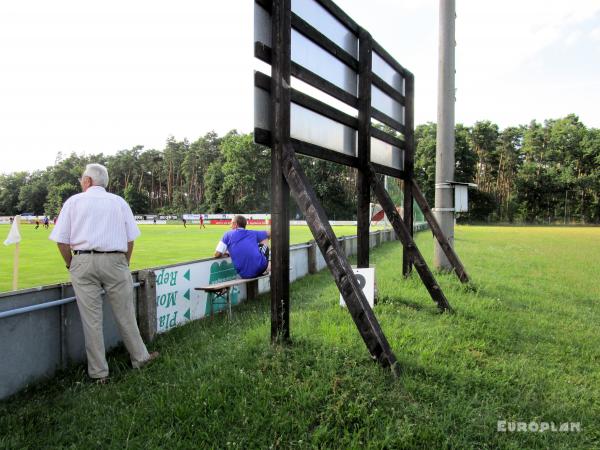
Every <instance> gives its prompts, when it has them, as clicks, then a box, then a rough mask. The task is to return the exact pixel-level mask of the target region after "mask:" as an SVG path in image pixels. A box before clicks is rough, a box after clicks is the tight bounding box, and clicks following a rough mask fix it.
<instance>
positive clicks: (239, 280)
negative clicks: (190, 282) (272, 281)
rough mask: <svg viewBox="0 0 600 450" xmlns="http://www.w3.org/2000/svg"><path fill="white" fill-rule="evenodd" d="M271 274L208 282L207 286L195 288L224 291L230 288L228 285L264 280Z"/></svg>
mask: <svg viewBox="0 0 600 450" xmlns="http://www.w3.org/2000/svg"><path fill="white" fill-rule="evenodd" d="M270 276H271V275H270V274H268V275H261V276H260V277H254V278H236V279H235V280H229V281H223V282H222V283H215V284H207V285H205V286H199V287H197V288H194V289H195V290H197V291H206V292H216V291H222V290H223V289H225V288H228V287H232V286H239V285H240V284H246V283H251V282H253V281H257V280H262V279H263V278H268V277H270Z"/></svg>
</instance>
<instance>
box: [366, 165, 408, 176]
mask: <svg viewBox="0 0 600 450" xmlns="http://www.w3.org/2000/svg"><path fill="white" fill-rule="evenodd" d="M371 167H373V169H374V170H375V172H377V173H381V174H383V175H388V176H390V177H395V178H400V179H401V180H403V179H404V171H403V170H398V169H395V168H393V167H388V166H383V165H381V164H377V163H374V162H372V163H371Z"/></svg>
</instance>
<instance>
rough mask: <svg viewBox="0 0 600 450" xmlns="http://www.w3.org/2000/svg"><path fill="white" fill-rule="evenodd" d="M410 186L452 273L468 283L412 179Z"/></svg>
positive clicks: (458, 259) (452, 250)
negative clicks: (450, 265) (451, 268)
mask: <svg viewBox="0 0 600 450" xmlns="http://www.w3.org/2000/svg"><path fill="white" fill-rule="evenodd" d="M411 184H412V190H413V195H414V198H415V200H416V201H417V204H418V205H419V207H420V208H421V211H423V214H424V215H425V220H427V223H428V224H429V227H430V228H431V231H432V232H433V235H434V236H435V238H436V239H437V241H438V242H439V244H440V247H441V248H442V250H443V251H444V253H445V254H446V257H447V258H448V261H450V264H452V267H453V268H454V271H455V272H456V276H458V279H459V280H460V281H461V282H463V283H468V282H469V274H468V273H467V271H466V270H465V267H464V266H463V264H462V262H461V261H460V258H459V257H458V255H457V254H456V252H455V251H454V248H452V245H450V242H449V241H448V238H447V237H446V236H445V235H444V232H443V231H442V229H441V228H440V225H439V224H438V221H437V220H436V218H435V216H434V215H433V212H432V211H431V208H430V207H429V204H428V203H427V200H426V199H425V196H424V195H423V193H422V192H421V189H419V186H418V185H417V182H416V181H415V180H414V179H413V181H412V183H411Z"/></svg>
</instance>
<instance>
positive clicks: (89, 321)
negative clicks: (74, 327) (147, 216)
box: [69, 253, 149, 378]
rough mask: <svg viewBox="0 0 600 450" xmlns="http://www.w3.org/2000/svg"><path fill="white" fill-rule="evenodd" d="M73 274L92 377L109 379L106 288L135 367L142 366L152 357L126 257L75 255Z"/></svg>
mask: <svg viewBox="0 0 600 450" xmlns="http://www.w3.org/2000/svg"><path fill="white" fill-rule="evenodd" d="M69 272H70V273H71V282H72V283H73V289H74V290H75V296H76V297H77V307H78V308H79V315H80V316H81V323H82V325H83V334H84V337H85V350H86V353H87V361H88V374H89V376H90V377H91V378H103V377H107V376H108V363H107V362H106V352H105V348H104V333H103V330H102V304H103V299H102V289H104V290H105V291H106V299H107V300H108V302H109V303H110V307H111V308H112V311H113V315H114V317H115V321H116V322H117V327H118V328H119V332H120V333H121V337H122V338H123V342H124V343H125V347H126V348H127V351H128V352H129V356H130V357H131V364H132V365H133V367H134V368H137V367H139V365H140V363H142V362H143V361H145V360H147V359H148V357H149V355H148V350H147V349H146V346H145V345H144V342H143V341H142V337H141V336H140V330H139V329H138V326H137V322H136V319H135V310H134V303H133V280H132V278H131V272H130V271H129V266H128V265H127V258H126V257H125V255H124V254H122V253H94V254H81V255H74V256H73V260H72V261H71V268H70V269H69Z"/></svg>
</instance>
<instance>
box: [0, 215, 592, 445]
mask: <svg viewBox="0 0 600 450" xmlns="http://www.w3.org/2000/svg"><path fill="white" fill-rule="evenodd" d="M418 243H419V245H420V247H421V250H422V251H423V253H424V254H425V256H426V258H428V259H430V258H431V253H432V250H431V248H432V245H431V237H430V234H429V233H421V234H420V235H419V237H418ZM456 247H457V250H458V252H459V254H460V256H461V257H462V259H463V262H464V263H465V266H466V267H467V269H468V271H469V273H470V275H471V276H472V278H473V280H474V287H473V288H471V289H468V288H465V287H463V286H461V285H460V283H459V282H458V281H457V279H456V278H455V277H454V276H452V275H443V276H439V277H438V278H439V281H440V283H441V285H442V287H443V289H444V292H445V294H446V296H447V297H448V299H449V301H450V303H451V304H452V306H453V307H454V309H455V310H456V313H455V314H454V315H447V314H439V313H438V311H437V308H436V305H435V304H434V303H433V301H432V300H431V299H430V298H429V296H428V294H427V291H426V290H425V288H424V287H423V286H422V285H421V283H420V281H419V279H418V276H416V274H415V275H414V276H413V277H412V278H411V279H409V280H403V279H402V277H401V274H400V271H401V263H400V261H401V251H400V246H399V244H398V243H397V242H391V243H386V244H385V245H383V246H382V247H381V248H379V249H377V250H375V251H373V253H372V264H374V265H375V266H376V270H377V284H378V289H379V298H380V301H379V304H378V305H377V306H376V307H375V313H376V315H377V317H378V318H379V320H380V322H381V325H382V328H383V330H384V332H385V333H386V336H387V338H388V340H389V342H390V344H391V346H392V348H393V349H394V351H395V354H396V356H397V358H398V360H399V361H400V364H401V367H402V375H401V377H400V378H399V379H394V378H393V377H392V375H391V374H390V373H389V371H387V370H384V369H381V368H380V367H379V366H378V365H376V364H375V363H373V362H371V360H370V358H369V355H368V352H367V350H366V348H365V346H364V344H363V343H362V340H361V338H360V336H359V335H358V333H357V331H356V329H355V326H354V324H353V322H352V320H351V318H350V316H349V315H348V313H347V312H346V311H345V310H343V309H341V308H340V307H339V306H338V293H337V291H336V288H335V285H334V284H333V282H332V279H331V276H330V275H329V273H328V272H327V271H324V272H321V273H320V274H318V275H314V276H309V277H306V278H304V279H302V280H300V281H298V282H296V283H294V284H293V285H292V293H291V295H292V314H291V330H292V339H293V343H292V344H291V345H290V346H289V347H278V346H272V345H270V343H269V332H270V316H269V314H270V304H269V299H268V298H267V297H261V298H260V299H259V300H258V301H255V302H251V303H247V304H245V305H242V306H241V307H239V308H238V309H236V311H235V312H234V318H233V321H231V322H228V321H227V320H225V318H224V317H218V318H216V319H215V320H212V321H210V320H204V321H198V322H195V323H190V324H188V325H185V326H183V327H180V328H177V329H174V330H173V331H171V332H169V333H167V334H165V335H161V336H160V337H159V338H158V339H157V340H155V341H154V342H153V343H152V344H151V348H153V349H157V350H160V351H161V358H160V359H159V360H158V361H157V362H156V363H155V364H154V365H152V366H151V367H149V368H147V369H144V370H142V371H139V372H134V371H132V370H130V369H128V361H127V356H126V354H125V353H124V352H123V351H117V352H114V353H113V354H112V355H111V357H110V360H109V363H110V366H111V371H112V376H113V380H112V383H111V384H109V385H107V386H96V385H93V384H89V383H88V382H87V381H86V377H85V368H84V367H83V366H78V367H75V368H73V369H71V370H70V371H68V372H65V373H63V374H61V375H60V376H59V377H58V378H56V379H53V380H49V381H48V382H46V383H44V384H42V385H38V386H36V387H34V388H31V389H30V390H29V391H27V392H24V393H22V394H19V395H17V396H15V397H13V398H12V399H9V400H8V401H5V402H0V448H11V449H12V448H15V449H17V448H18V449H20V448H47V447H52V448H67V447H69V448H86V449H87V448H148V449H149V448H271V447H273V448H309V447H313V448H314V447H318V448H344V449H346V448H428V449H438V448H461V449H462V448H514V449H520V448H544V449H545V448H598V444H599V442H600V370H599V362H600V335H599V333H598V323H599V319H600V305H599V299H600V285H599V283H598V278H599V272H600V269H599V267H600V229H598V228H526V227H524V228H509V227H505V228H504V227H459V228H458V229H457V241H456ZM498 420H506V421H523V422H527V423H530V422H532V421H535V422H538V423H540V422H554V423H555V424H556V425H557V426H559V425H560V424H561V423H563V422H579V423H580V427H581V431H580V432H572V433H566V432H549V431H546V432H544V433H539V432H538V433H533V432H514V433H506V432H498V431H497V421H498Z"/></svg>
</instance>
